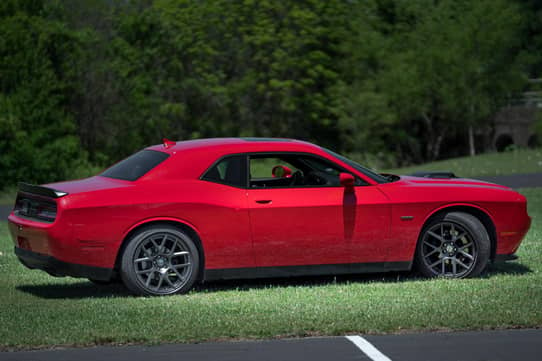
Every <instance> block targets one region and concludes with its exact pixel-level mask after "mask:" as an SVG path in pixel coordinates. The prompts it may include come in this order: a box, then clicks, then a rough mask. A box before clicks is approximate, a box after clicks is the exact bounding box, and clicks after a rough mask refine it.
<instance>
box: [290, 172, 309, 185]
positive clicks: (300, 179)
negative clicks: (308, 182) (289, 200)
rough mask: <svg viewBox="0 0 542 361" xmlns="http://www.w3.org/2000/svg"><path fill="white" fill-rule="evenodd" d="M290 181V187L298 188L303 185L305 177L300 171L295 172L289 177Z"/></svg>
mask: <svg viewBox="0 0 542 361" xmlns="http://www.w3.org/2000/svg"><path fill="white" fill-rule="evenodd" d="M290 179H291V181H290V185H291V186H294V185H295V186H300V185H303V183H304V181H305V176H304V175H303V172H302V171H300V170H296V171H295V172H294V174H292V176H291V177H290Z"/></svg>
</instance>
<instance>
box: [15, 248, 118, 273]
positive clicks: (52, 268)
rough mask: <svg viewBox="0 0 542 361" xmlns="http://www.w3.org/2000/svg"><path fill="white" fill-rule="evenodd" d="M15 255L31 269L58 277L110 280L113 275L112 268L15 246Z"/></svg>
mask: <svg viewBox="0 0 542 361" xmlns="http://www.w3.org/2000/svg"><path fill="white" fill-rule="evenodd" d="M15 255H16V256H17V257H18V258H19V261H21V263H22V264H24V265H25V266H26V267H28V268H30V269H40V270H43V271H45V272H47V273H49V274H50V275H52V276H56V277H64V276H71V277H80V278H90V279H93V280H100V281H109V280H110V279H111V277H112V275H113V270H112V269H110V268H103V267H94V266H86V265H80V264H75V263H67V262H63V261H60V260H58V259H56V258H54V257H52V256H47V255H44V254H41V253H36V252H32V251H29V250H26V249H22V248H19V247H15Z"/></svg>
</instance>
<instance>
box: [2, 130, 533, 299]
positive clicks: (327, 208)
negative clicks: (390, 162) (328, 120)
mask: <svg viewBox="0 0 542 361" xmlns="http://www.w3.org/2000/svg"><path fill="white" fill-rule="evenodd" d="M8 220H9V230H10V233H11V235H12V238H13V241H14V243H15V254H16V255H17V257H18V258H19V259H20V261H21V262H22V263H23V264H24V265H26V266H27V267H29V268H37V269H41V270H44V271H46V272H48V273H49V274H51V275H54V276H72V277H85V278H88V279H90V280H91V281H94V282H97V283H100V282H101V283H106V282H110V281H113V280H116V279H119V278H120V279H122V281H123V282H124V284H125V285H126V286H127V287H128V288H129V289H130V290H131V291H133V292H134V293H136V294H140V295H167V294H173V293H184V292H187V291H188V290H190V289H191V287H192V286H193V285H194V283H195V282H197V281H203V280H211V279H227V278H256V277H272V276H296V275H321V274H345V273H363V272H385V271H405V270H410V269H411V268H412V267H413V266H415V267H416V268H417V269H418V270H419V271H420V272H421V273H422V274H423V275H425V276H428V277H435V276H437V277H438V276H440V277H450V278H463V277H468V276H476V275H478V274H480V272H482V271H483V270H484V268H485V267H486V266H487V264H488V263H489V262H495V261H504V260H511V259H515V258H516V257H515V254H514V253H515V252H516V250H517V249H518V246H519V244H520V242H521V240H522V239H523V237H524V236H525V234H526V233H527V231H528V229H529V226H530V223H531V219H530V218H529V216H528V214H527V204H526V199H525V197H524V196H522V195H521V194H519V193H517V192H515V191H513V190H511V189H509V188H507V187H504V186H500V185H496V184H491V183H486V182H482V181H477V180H469V179H461V178H456V177H454V176H453V174H446V173H435V174H432V173H427V174H423V177H420V176H418V177H412V176H396V175H380V174H376V173H374V172H372V171H370V170H368V169H367V168H364V167H362V166H360V165H359V164H357V163H355V162H353V161H352V160H349V159H347V158H345V157H343V156H341V155H339V154H336V153H334V152H332V151H330V150H327V149H325V148H322V147H319V146H317V145H314V144H310V143H306V142H302V141H297V140H289V139H266V138H223V139H201V140H191V141H182V142H177V143H175V142H172V141H168V140H164V144H161V145H155V146H152V147H149V148H146V149H144V150H142V151H140V152H138V153H135V154H134V155H132V156H130V157H128V158H126V159H125V160H123V161H121V162H119V163H117V164H115V165H114V166H112V167H111V168H109V169H107V170H106V171H104V172H103V173H102V174H100V175H97V176H95V177H91V178H87V179H82V180H76V181H69V182H60V183H53V184H47V185H44V186H36V185H30V184H25V183H21V184H20V189H19V193H18V195H17V200H16V204H15V207H14V210H13V212H12V213H11V214H10V216H9V219H8Z"/></svg>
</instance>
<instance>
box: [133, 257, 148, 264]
mask: <svg viewBox="0 0 542 361" xmlns="http://www.w3.org/2000/svg"><path fill="white" fill-rule="evenodd" d="M150 260H151V259H150V258H149V257H142V258H137V259H135V260H134V263H139V262H144V261H150Z"/></svg>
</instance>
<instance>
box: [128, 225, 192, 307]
mask: <svg viewBox="0 0 542 361" xmlns="http://www.w3.org/2000/svg"><path fill="white" fill-rule="evenodd" d="M198 270H199V254H198V249H197V247H196V245H195V244H194V241H193V240H192V239H191V238H190V237H189V236H188V235H187V234H186V233H184V232H182V231H181V230H179V229H177V228H175V227H172V226H167V225H161V226H152V227H148V228H144V229H142V230H141V231H139V232H138V233H136V234H135V235H134V236H133V237H131V239H130V240H129V241H128V245H127V246H126V249H125V250H124V253H123V255H122V263H121V277H122V281H123V282H124V284H125V285H126V287H127V288H128V289H129V290H131V291H132V292H134V293H136V294H138V295H143V296H162V295H170V294H174V293H186V292H188V291H189V290H190V289H191V288H192V286H193V284H194V282H195V281H196V279H197V276H198Z"/></svg>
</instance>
